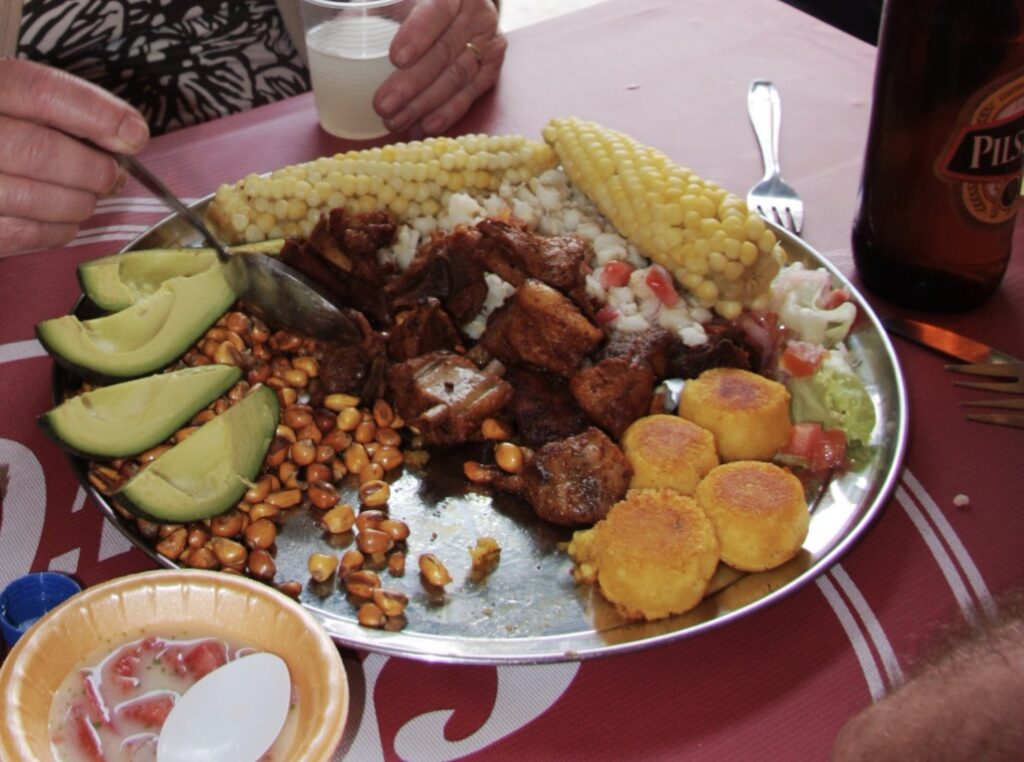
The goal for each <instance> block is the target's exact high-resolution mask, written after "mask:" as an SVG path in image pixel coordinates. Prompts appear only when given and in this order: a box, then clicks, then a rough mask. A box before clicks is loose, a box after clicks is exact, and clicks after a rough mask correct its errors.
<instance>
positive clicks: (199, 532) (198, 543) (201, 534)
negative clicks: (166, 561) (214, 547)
mask: <svg viewBox="0 0 1024 762" xmlns="http://www.w3.org/2000/svg"><path fill="white" fill-rule="evenodd" d="M209 541H210V530H209V529H208V528H207V527H206V526H205V525H203V524H194V525H192V526H191V527H189V530H188V546H189V547H190V548H193V549H194V548H201V547H203V546H204V545H205V544H206V543H208V542H209Z"/></svg>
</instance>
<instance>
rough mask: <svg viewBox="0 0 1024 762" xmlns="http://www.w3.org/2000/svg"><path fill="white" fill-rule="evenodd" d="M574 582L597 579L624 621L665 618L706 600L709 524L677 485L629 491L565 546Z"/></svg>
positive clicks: (712, 549)
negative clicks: (675, 486)
mask: <svg viewBox="0 0 1024 762" xmlns="http://www.w3.org/2000/svg"><path fill="white" fill-rule="evenodd" d="M569 555H570V556H571V557H572V559H573V561H575V562H576V569H575V571H574V576H575V577H576V579H577V581H579V582H583V583H587V584H594V583H596V584H597V585H598V587H599V588H600V590H601V594H602V595H604V597H605V598H607V599H608V600H609V601H610V602H611V603H613V604H615V608H616V610H617V611H618V612H619V614H620V615H621V616H623V617H625V618H627V619H646V620H654V619H664V618H665V617H668V616H671V615H673V614H681V613H683V612H684V611H689V610H690V609H692V608H693V607H694V606H696V605H697V604H698V603H700V601H701V599H702V598H703V597H704V594H705V592H706V591H707V589H708V583H709V582H710V580H711V577H712V576H713V575H714V573H715V569H716V567H717V566H718V541H717V539H716V537H715V530H714V527H713V526H712V524H711V521H710V520H709V519H708V517H707V516H706V515H704V511H702V510H701V509H700V507H699V506H698V505H697V503H696V502H695V501H694V499H693V498H691V497H687V496H685V495H681V494H679V493H678V492H676V491H675V490H671V489H660V490H648V489H641V490H630V491H629V492H628V493H627V494H626V499H625V500H622V501H620V502H618V503H616V504H615V505H613V506H612V508H611V510H610V511H608V515H607V517H606V518H605V519H604V520H603V521H600V522H598V523H597V524H596V525H595V526H594V527H593V528H591V529H587V530H583V531H579V532H576V533H575V534H574V535H573V538H572V542H570V543H569Z"/></svg>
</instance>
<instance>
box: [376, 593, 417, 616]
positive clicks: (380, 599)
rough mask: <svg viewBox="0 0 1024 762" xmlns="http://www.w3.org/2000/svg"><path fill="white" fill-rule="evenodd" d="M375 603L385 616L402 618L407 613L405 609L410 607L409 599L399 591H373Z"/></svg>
mask: <svg viewBox="0 0 1024 762" xmlns="http://www.w3.org/2000/svg"><path fill="white" fill-rule="evenodd" d="M373 602H374V604H376V606H377V608H379V609H380V610H381V611H382V612H384V616H389V617H390V616H401V615H402V614H403V613H405V607H406V606H408V605H409V598H408V596H406V595H405V594H404V593H400V592H398V591H397V590H385V589H384V588H382V587H378V588H377V589H376V590H374V591H373Z"/></svg>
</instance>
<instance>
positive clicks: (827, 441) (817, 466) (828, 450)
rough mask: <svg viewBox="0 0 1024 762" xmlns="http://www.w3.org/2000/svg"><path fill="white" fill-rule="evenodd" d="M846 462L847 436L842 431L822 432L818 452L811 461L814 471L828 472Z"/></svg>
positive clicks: (828, 430)
mask: <svg viewBox="0 0 1024 762" xmlns="http://www.w3.org/2000/svg"><path fill="white" fill-rule="evenodd" d="M845 460H846V434H844V433H843V430H842V429H825V430H824V431H822V432H821V443H820V444H819V446H818V452H817V454H816V455H815V457H814V459H813V460H812V461H811V469H812V470H814V471H828V470H829V469H832V468H839V467H840V466H842V465H843V462H844V461H845Z"/></svg>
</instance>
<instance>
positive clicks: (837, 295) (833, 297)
mask: <svg viewBox="0 0 1024 762" xmlns="http://www.w3.org/2000/svg"><path fill="white" fill-rule="evenodd" d="M848 301H850V293H849V292H848V291H847V290H846V289H843V288H834V289H832V290H831V291H829V292H828V294H826V295H825V299H824V304H822V305H821V306H822V308H823V309H826V310H834V309H835V308H836V307H838V306H839V305H840V304H843V303H845V302H848Z"/></svg>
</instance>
